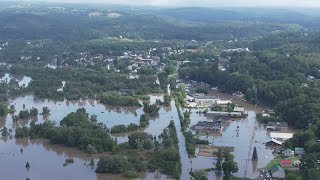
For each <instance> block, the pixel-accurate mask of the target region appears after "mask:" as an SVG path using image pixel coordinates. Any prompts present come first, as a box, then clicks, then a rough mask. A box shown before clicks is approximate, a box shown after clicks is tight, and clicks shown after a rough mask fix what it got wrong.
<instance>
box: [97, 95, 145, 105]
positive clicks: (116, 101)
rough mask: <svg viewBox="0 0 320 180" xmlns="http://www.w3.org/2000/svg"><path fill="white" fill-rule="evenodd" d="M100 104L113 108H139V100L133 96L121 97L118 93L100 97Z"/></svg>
mask: <svg viewBox="0 0 320 180" xmlns="http://www.w3.org/2000/svg"><path fill="white" fill-rule="evenodd" d="M100 100H101V103H103V104H106V105H114V106H138V107H139V106H141V104H140V103H139V100H138V99H137V98H135V97H133V96H128V95H126V96H123V95H121V94H120V93H105V94H103V95H102V97H101V99H100Z"/></svg>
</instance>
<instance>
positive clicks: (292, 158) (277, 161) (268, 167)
mask: <svg viewBox="0 0 320 180" xmlns="http://www.w3.org/2000/svg"><path fill="white" fill-rule="evenodd" d="M282 159H289V160H291V161H295V160H300V159H301V157H298V156H294V157H286V158H283V157H281V156H278V157H277V158H276V159H273V160H271V161H270V162H269V163H268V165H267V166H266V167H264V168H262V169H265V170H269V169H271V168H272V167H273V166H274V165H277V164H279V163H280V160H282Z"/></svg>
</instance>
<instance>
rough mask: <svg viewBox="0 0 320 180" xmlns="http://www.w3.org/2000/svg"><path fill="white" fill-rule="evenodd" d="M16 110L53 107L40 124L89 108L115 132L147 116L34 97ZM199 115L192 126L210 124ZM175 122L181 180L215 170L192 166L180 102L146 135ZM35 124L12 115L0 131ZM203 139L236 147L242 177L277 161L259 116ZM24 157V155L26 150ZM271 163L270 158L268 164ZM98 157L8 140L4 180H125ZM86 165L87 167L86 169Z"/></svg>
mask: <svg viewBox="0 0 320 180" xmlns="http://www.w3.org/2000/svg"><path fill="white" fill-rule="evenodd" d="M156 99H163V96H156V95H152V96H151V99H150V102H151V103H154V102H155V101H156ZM10 104H14V105H15V107H16V114H18V113H19V111H20V110H22V109H23V104H25V108H26V109H31V108H32V107H35V108H37V109H38V110H39V112H41V111H42V107H44V106H47V107H49V109H50V110H51V111H50V114H51V115H50V116H49V117H44V116H42V115H38V117H37V118H36V121H37V123H41V122H43V121H45V120H46V119H50V120H54V121H56V122H57V123H58V122H59V121H60V120H61V119H62V118H63V117H65V116H66V115H67V114H69V113H70V112H75V111H76V110H77V109H78V108H81V107H84V108H85V109H86V110H87V112H88V113H89V116H90V115H93V114H95V115H97V119H98V121H99V122H103V123H105V124H106V125H107V126H108V127H109V128H110V127H112V126H114V125H118V124H125V125H128V124H130V123H136V124H139V118H140V115H141V114H143V108H115V107H110V106H105V105H103V104H100V103H99V102H98V101H49V100H36V99H34V97H33V96H32V95H29V96H24V97H18V98H16V99H13V100H11V101H10ZM196 111H197V110H195V109H194V110H192V114H191V124H190V126H192V125H194V124H196V123H197V122H198V121H199V120H206V119H207V117H206V116H204V115H202V114H197V113H196ZM171 119H173V120H174V121H175V125H176V128H177V132H178V139H179V151H180V155H181V163H182V176H181V179H183V180H184V179H189V178H190V176H189V171H190V169H191V167H192V169H193V170H197V169H205V168H212V167H214V164H215V161H216V160H215V158H212V157H211V158H208V157H200V156H198V157H195V158H192V159H191V160H192V161H191V160H190V159H189V158H188V154H187V151H186V147H185V139H184V136H183V134H182V133H181V132H180V129H181V126H180V122H179V118H178V113H177V109H176V106H175V103H174V101H173V100H172V101H171V107H162V108H161V109H160V111H159V117H156V118H154V119H151V120H150V125H149V126H148V127H147V128H145V129H141V131H145V132H147V133H150V134H152V135H154V136H158V135H160V134H161V133H162V131H163V129H164V128H165V127H167V126H168V124H169V122H170V120H171ZM29 122H30V121H29V120H24V121H21V122H19V123H18V124H16V123H13V122H12V118H11V116H10V115H8V116H7V117H2V118H1V119H0V127H1V128H2V127H4V126H6V127H7V128H12V129H14V128H16V127H17V126H23V125H28V124H29ZM237 126H239V129H240V133H239V137H237V135H236V129H237ZM114 136H115V137H117V139H118V142H125V141H127V134H117V135H114ZM199 138H201V139H208V140H209V142H210V143H213V144H214V145H221V146H234V147H235V152H234V155H235V161H236V162H237V163H238V166H239V172H238V173H236V174H235V175H236V176H239V177H243V176H246V177H250V178H254V177H255V175H256V169H257V168H261V167H264V166H265V165H266V164H267V163H268V162H269V160H271V159H272V158H273V156H272V153H271V150H269V149H265V146H264V144H263V143H264V142H265V141H266V140H268V138H269V137H268V135H267V132H266V130H265V128H264V127H263V126H262V125H260V124H259V123H257V121H256V118H255V112H254V111H249V115H248V117H247V118H245V119H242V120H239V121H232V122H230V125H229V126H227V127H225V129H224V130H223V133H222V135H216V134H213V135H208V136H207V135H202V136H199ZM254 146H256V147H257V150H258V156H259V160H258V162H257V164H252V161H251V160H249V159H251V155H252V149H253V147H254ZM21 147H22V148H23V149H24V152H23V153H22V154H21V153H20V148H21ZM265 157H267V158H265ZM66 158H74V159H75V163H74V164H71V165H68V166H63V163H64V162H65V159H66ZM92 158H95V162H97V159H96V157H92V156H91V155H86V154H84V153H83V152H80V151H78V150H75V149H72V148H66V147H63V146H57V145H51V144H49V143H48V142H45V141H28V140H26V139H15V138H7V139H3V138H2V139H1V140H0V161H1V164H0V173H2V174H4V175H3V178H4V179H25V178H30V179H32V180H34V179H36V180H37V179H49V180H50V179H51V178H52V179H79V180H82V179H83V180H91V179H92V180H95V179H97V180H102V179H115V180H118V179H123V177H121V176H120V175H109V174H96V173H95V172H94V169H92V168H91V167H90V166H88V164H89V163H90V160H91V159H92ZM27 161H28V162H30V164H31V168H30V169H29V170H27V169H26V168H25V163H26V162H27ZM85 164H86V165H85ZM208 176H209V179H219V177H216V175H215V173H214V172H209V173H208ZM141 179H169V178H168V177H166V176H164V175H161V174H160V173H155V174H154V173H147V174H144V175H141Z"/></svg>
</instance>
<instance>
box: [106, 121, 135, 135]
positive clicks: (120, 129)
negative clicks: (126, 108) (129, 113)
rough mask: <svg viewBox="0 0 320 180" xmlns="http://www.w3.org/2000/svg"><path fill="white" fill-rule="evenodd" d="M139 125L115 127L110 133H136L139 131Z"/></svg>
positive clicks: (131, 124)
mask: <svg viewBox="0 0 320 180" xmlns="http://www.w3.org/2000/svg"><path fill="white" fill-rule="evenodd" d="M139 127H140V126H139V125H137V124H134V123H130V124H129V125H128V126H126V125H123V124H121V125H115V126H113V127H112V128H111V130H110V132H111V133H125V132H130V131H136V130H138V129H139Z"/></svg>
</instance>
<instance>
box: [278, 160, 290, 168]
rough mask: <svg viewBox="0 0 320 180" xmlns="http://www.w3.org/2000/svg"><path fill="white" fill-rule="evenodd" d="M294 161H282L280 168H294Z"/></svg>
mask: <svg viewBox="0 0 320 180" xmlns="http://www.w3.org/2000/svg"><path fill="white" fill-rule="evenodd" d="M292 163H293V162H292V161H291V160H289V159H282V160H280V166H281V167H292Z"/></svg>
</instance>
